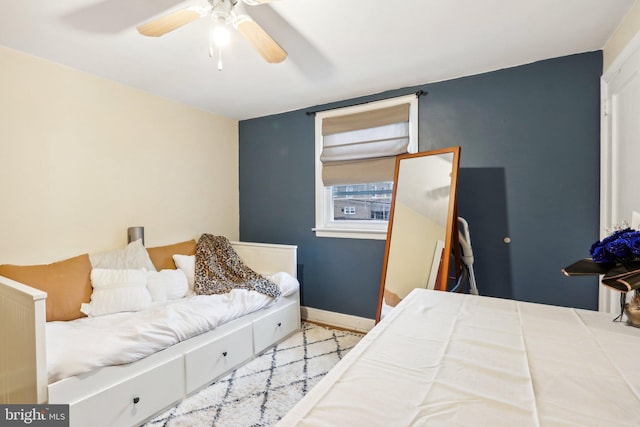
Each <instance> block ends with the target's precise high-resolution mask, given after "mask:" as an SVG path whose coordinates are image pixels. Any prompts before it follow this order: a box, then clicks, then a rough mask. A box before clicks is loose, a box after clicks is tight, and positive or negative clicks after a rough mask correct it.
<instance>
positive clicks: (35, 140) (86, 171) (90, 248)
mask: <svg viewBox="0 0 640 427" xmlns="http://www.w3.org/2000/svg"><path fill="white" fill-rule="evenodd" d="M238 191H239V190H238V122H237V121H236V120H231V119H227V118H224V117H220V116H216V115H213V114H210V113H206V112H203V111H201V110H196V109H193V108H190V107H187V106H185V105H182V104H179V103H176V102H173V101H168V100H165V99H162V98H158V97H155V96H152V95H150V94H147V93H144V92H142V91H139V90H136V89H133V88H130V87H127V86H124V85H121V84H119V83H115V82H111V81H107V80H103V79H100V78H97V77H95V76H92V75H88V74H85V73H81V72H78V71H75V70H72V69H69V68H65V67H61V66H58V65H56V64H53V63H51V62H47V61H44V60H41V59H37V58H34V57H31V56H27V55H24V54H22V53H18V52H16V51H13V50H9V49H6V48H2V47H0V203H1V204H0V264H2V263H18V264H26V263H40V262H50V261H55V260H59V259H63V258H66V257H69V256H73V255H76V254H80V253H83V252H89V253H92V252H98V251H103V250H108V249H113V248H117V247H122V246H124V245H125V244H126V229H127V227H129V226H138V225H141V226H144V227H145V240H146V244H147V246H154V245H160V244H166V243H173V242H177V241H180V240H185V239H189V238H193V237H198V236H199V235H200V234H202V233H204V232H207V233H215V234H223V235H226V236H228V237H229V238H230V239H237V238H238V233H239V196H238Z"/></svg>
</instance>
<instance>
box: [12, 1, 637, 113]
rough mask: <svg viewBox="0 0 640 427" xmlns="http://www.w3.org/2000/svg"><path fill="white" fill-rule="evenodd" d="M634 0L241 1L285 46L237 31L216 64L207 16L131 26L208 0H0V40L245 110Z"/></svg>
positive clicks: (268, 108) (460, 72)
mask: <svg viewBox="0 0 640 427" xmlns="http://www.w3.org/2000/svg"><path fill="white" fill-rule="evenodd" d="M634 2H635V0H455V1H454V0H281V1H278V2H274V3H272V4H270V5H261V6H246V7H245V10H246V11H247V12H248V13H249V14H250V15H251V16H252V17H253V19H254V20H255V21H256V22H258V23H259V24H260V25H261V26H262V27H263V28H264V29H265V30H267V32H269V33H270V34H271V36H272V37H273V38H274V39H276V40H277V41H278V43H279V44H280V45H281V46H282V47H283V48H284V49H285V50H286V51H287V52H288V53H289V56H288V58H287V59H286V60H285V61H284V62H282V63H280V64H267V63H266V62H264V60H263V59H262V58H261V57H260V56H259V55H258V54H257V53H256V52H255V51H254V50H253V49H252V48H251V46H250V45H249V44H248V43H247V42H246V41H245V40H244V39H243V38H241V36H240V35H239V34H238V33H235V34H233V36H232V41H231V45H230V46H229V47H228V48H227V49H226V50H225V51H224V52H223V63H224V68H223V70H222V71H221V72H219V71H218V70H217V67H216V63H215V61H214V60H213V59H211V58H209V55H208V20H207V19H204V18H203V19H200V20H198V21H196V22H193V23H191V24H189V25H187V26H185V27H182V28H180V29H178V30H175V31H173V32H171V33H168V34H166V35H164V36H162V37H158V38H150V37H143V36H141V35H139V34H138V33H137V31H136V29H135V26H136V25H138V24H140V23H143V22H146V21H148V20H150V19H152V18H154V17H156V16H161V15H163V14H166V13H168V12H170V11H173V10H176V9H181V8H184V7H188V6H192V5H203V6H204V5H207V4H208V3H207V0H189V1H180V0H2V1H1V2H0V45H4V46H7V47H9V48H13V49H16V50H19V51H23V52H26V53H29V54H32V55H34V56H37V57H41V58H45V59H48V60H51V61H54V62H56V63H60V64H64V65H67V66H69V67H72V68H76V69H79V70H83V71H86V72H88V73H91V74H95V75H98V76H101V77H104V78H106V79H110V80H115V81H118V82H122V83H124V84H126V85H130V86H134V87H137V88H140V89H142V90H144V91H147V92H151V93H154V94H157V95H159V96H162V97H165V98H170V99H174V100H177V101H180V102H183V103H185V104H188V105H192V106H194V107H197V108H200V109H203V110H206V111H210V112H214V113H217V114H221V115H223V116H226V117H231V118H235V119H247V118H253V117H259V116H264V115H269V114H274V113H279V112H284V111H291V110H296V109H299V108H305V107H310V106H314V105H319V104H323V103H327V102H332V101H337V100H342V99H348V98H353V97H357V96H362V95H368V94H373V93H377V92H381V91H385V90H388V89H397V88H401V87H405V86H412V85H419V84H424V83H429V82H435V81H442V80H447V79H451V78H455V77H461V76H465V75H472V74H478V73H482V72H487V71H492V70H496V69H501V68H506V67H511V66H515V65H521V64H526V63H530V62H534V61H537V60H541V59H547V58H553V57H558V56H564V55H568V54H573V53H581V52H590V51H594V50H598V49H602V48H603V46H604V45H605V43H606V41H607V40H608V38H609V37H610V36H611V34H612V33H613V31H614V30H615V29H616V27H617V26H618V25H619V23H620V21H621V20H622V18H623V16H624V15H625V14H626V13H627V12H628V10H629V9H630V8H631V6H632V5H633V4H634ZM0 66H2V64H0Z"/></svg>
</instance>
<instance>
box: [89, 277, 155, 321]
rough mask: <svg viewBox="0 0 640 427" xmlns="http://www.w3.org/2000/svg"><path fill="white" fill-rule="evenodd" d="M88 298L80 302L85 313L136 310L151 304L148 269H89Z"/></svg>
mask: <svg viewBox="0 0 640 427" xmlns="http://www.w3.org/2000/svg"><path fill="white" fill-rule="evenodd" d="M91 285H92V286H93V292H92V293H91V302H90V303H89V304H82V308H81V309H80V311H82V312H83V313H84V314H86V315H88V316H92V317H95V316H104V315H105V314H112V313H119V312H121V311H139V310H144V309H145V308H147V307H149V306H150V305H151V294H150V293H149V291H148V290H147V272H146V271H145V270H143V269H140V270H112V269H103V268H94V269H93V270H91Z"/></svg>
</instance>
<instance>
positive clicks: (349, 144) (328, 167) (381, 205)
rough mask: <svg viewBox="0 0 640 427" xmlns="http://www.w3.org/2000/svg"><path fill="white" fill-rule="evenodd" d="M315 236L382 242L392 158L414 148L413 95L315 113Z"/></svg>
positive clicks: (415, 104) (415, 102)
mask: <svg viewBox="0 0 640 427" xmlns="http://www.w3.org/2000/svg"><path fill="white" fill-rule="evenodd" d="M315 127H316V227H315V228H314V231H315V232H316V236H318V237H346V238H361V239H362V238H364V239H385V238H386V233H387V224H388V221H389V212H390V210H391V196H392V193H393V175H394V172H395V157H396V155H398V154H402V153H407V152H409V153H415V152H416V151H417V148H418V99H417V97H416V96H415V95H410V96H404V97H399V98H393V99H387V100H384V101H376V102H370V103H367V104H362V105H357V106H353V107H346V108H340V109H334V110H329V111H323V112H319V113H316V124H315Z"/></svg>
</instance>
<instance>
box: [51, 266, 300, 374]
mask: <svg viewBox="0 0 640 427" xmlns="http://www.w3.org/2000/svg"><path fill="white" fill-rule="evenodd" d="M269 278H270V279H271V280H273V281H274V282H275V283H277V284H278V285H279V286H280V288H281V290H282V294H283V296H286V295H290V294H292V293H294V292H295V291H296V290H297V289H298V281H297V280H296V279H295V278H293V277H292V276H290V275H288V274H286V273H278V274H276V275H273V276H270V277H269ZM274 302H275V300H274V299H273V298H271V297H268V296H266V295H263V294H260V293H258V292H255V291H248V290H244V289H234V290H233V291H231V292H229V293H228V294H222V295H192V296H187V297H185V298H180V299H178V300H173V301H169V302H164V303H157V304H155V305H153V306H152V307H151V308H149V309H146V310H143V311H137V312H127V313H116V314H110V315H107V316H100V317H84V318H81V319H77V320H73V321H68V322H47V325H46V335H47V369H48V373H49V383H53V382H56V381H58V380H61V379H63V378H67V377H71V376H74V375H78V374H81V373H84V372H89V371H91V370H92V369H95V368H99V367H102V366H109V365H120V364H123V363H130V362H134V361H136V360H138V359H141V358H143V357H145V356H148V355H150V354H153V353H155V352H157V351H160V350H162V349H165V348H167V347H170V346H172V345H174V344H176V343H178V342H180V341H184V340H186V339H188V338H191V337H194V336H196V335H199V334H201V333H204V332H207V331H210V330H212V329H215V328H216V327H217V326H220V325H222V324H224V323H227V322H229V321H231V320H233V319H236V318H238V317H241V316H244V315H246V314H249V313H251V312H254V311H256V310H259V309H261V308H264V307H266V306H268V305H271V304H272V303H274Z"/></svg>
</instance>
